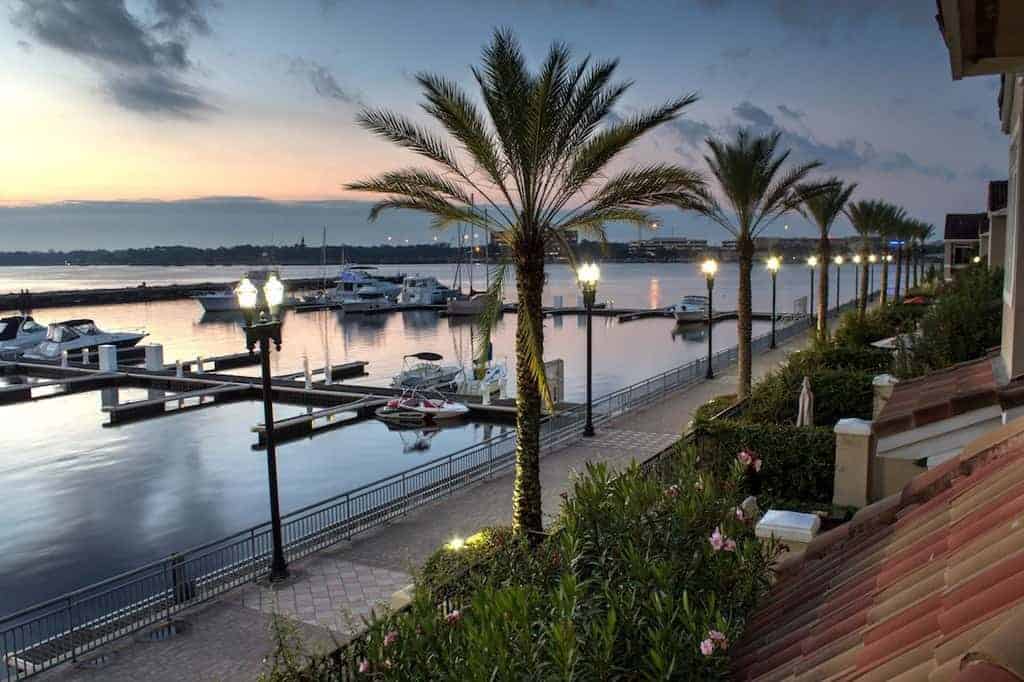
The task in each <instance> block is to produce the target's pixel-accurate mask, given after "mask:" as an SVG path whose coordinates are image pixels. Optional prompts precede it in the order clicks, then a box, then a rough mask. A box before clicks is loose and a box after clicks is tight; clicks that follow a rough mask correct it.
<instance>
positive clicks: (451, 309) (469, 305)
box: [445, 293, 487, 317]
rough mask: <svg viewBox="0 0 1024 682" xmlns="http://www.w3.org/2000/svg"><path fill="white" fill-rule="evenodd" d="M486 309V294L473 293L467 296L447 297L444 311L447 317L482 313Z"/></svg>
mask: <svg viewBox="0 0 1024 682" xmlns="http://www.w3.org/2000/svg"><path fill="white" fill-rule="evenodd" d="M486 309H487V294H483V293H481V294H473V295H472V296H470V297H468V298H451V299H448V305H447V307H446V308H445V312H446V313H448V316H449V317H466V316H470V315H473V316H476V315H482V314H483V312H484V310H486Z"/></svg>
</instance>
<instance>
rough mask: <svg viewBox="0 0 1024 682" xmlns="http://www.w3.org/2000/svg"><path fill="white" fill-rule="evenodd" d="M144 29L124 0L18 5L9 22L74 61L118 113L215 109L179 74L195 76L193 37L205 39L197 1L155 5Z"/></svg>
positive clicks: (24, 1)
mask: <svg viewBox="0 0 1024 682" xmlns="http://www.w3.org/2000/svg"><path fill="white" fill-rule="evenodd" d="M152 9H153V15H154V16H155V17H156V22H155V23H154V24H153V25H152V26H147V25H146V24H145V23H144V22H143V20H142V19H140V18H139V17H136V16H134V15H133V14H131V13H130V12H129V11H128V8H127V7H126V5H125V2H124V0H95V1H93V2H78V1H77V0H21V1H20V3H19V4H18V5H17V6H16V8H15V10H14V12H13V14H12V17H11V22H12V23H13V24H14V26H16V27H18V28H20V29H22V30H24V31H25V32H26V33H28V34H29V35H31V36H32V37H33V38H35V39H36V40H37V41H39V42H40V43H42V44H43V45H46V46H47V47H50V48H53V49H55V50H57V51H59V52H62V53H64V54H66V55H69V56H71V57H73V58H75V59H79V60H81V61H83V62H84V63H86V64H88V65H89V66H90V67H91V68H93V69H94V70H95V71H96V72H97V73H98V74H99V75H100V77H101V79H102V80H103V81H104V86H105V87H104V90H105V91H106V92H108V93H109V94H110V96H111V97H112V98H113V100H114V101H115V102H116V103H117V104H118V105H120V106H121V107H123V108H126V109H129V110H132V111H136V112H141V113H144V114H160V115H169V116H175V117H186V118H187V117H194V116H196V115H197V114H199V113H202V112H204V111H209V110H212V109H213V108H214V107H213V106H212V105H211V104H209V103H208V102H207V101H206V100H205V98H204V96H203V95H202V94H201V93H200V91H199V90H198V89H197V88H196V87H194V86H192V85H190V84H188V83H187V82H185V81H184V80H183V78H182V76H183V75H184V74H186V73H188V72H189V71H191V70H192V68H193V64H192V62H191V60H190V59H189V56H188V39H189V34H190V32H197V33H209V24H208V23H207V21H206V19H205V17H204V16H203V15H202V12H201V10H200V6H199V3H198V2H197V0H153V5H152Z"/></svg>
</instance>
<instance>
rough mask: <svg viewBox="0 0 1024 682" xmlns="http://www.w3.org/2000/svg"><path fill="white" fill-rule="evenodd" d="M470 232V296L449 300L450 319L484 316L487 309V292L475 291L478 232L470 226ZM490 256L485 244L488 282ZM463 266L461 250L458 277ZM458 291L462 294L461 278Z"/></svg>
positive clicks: (448, 312)
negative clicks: (474, 257) (474, 277)
mask: <svg viewBox="0 0 1024 682" xmlns="http://www.w3.org/2000/svg"><path fill="white" fill-rule="evenodd" d="M485 214H486V211H485ZM469 232H470V235H471V238H470V244H469V295H468V296H457V297H454V298H450V299H448V305H447V306H446V308H445V312H446V313H447V314H448V315H449V316H450V317H465V316H479V315H481V314H483V312H484V310H485V309H486V308H487V292H486V291H475V290H474V289H473V271H474V269H475V265H476V263H475V262H474V259H473V254H474V252H475V251H476V232H475V231H474V227H473V226H472V225H470V228H469ZM460 233H461V230H460ZM460 246H461V243H460ZM489 255H490V254H489V248H488V245H487V244H486V243H485V245H484V264H485V268H486V273H487V275H486V277H487V279H488V280H489V279H490V272H491V263H490V258H489ZM461 265H462V260H461V249H460V259H459V264H458V265H457V266H456V273H457V276H458V274H459V268H460V267H461ZM458 291H459V293H461V292H462V279H461V277H460V278H459V288H458Z"/></svg>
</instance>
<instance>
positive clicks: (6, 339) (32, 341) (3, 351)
mask: <svg viewBox="0 0 1024 682" xmlns="http://www.w3.org/2000/svg"><path fill="white" fill-rule="evenodd" d="M44 339H46V327H45V326H44V325H41V324H39V323H38V322H36V321H35V320H34V319H32V316H31V315H16V316H13V317H3V318H0V357H6V356H8V355H11V356H17V355H20V354H21V353H23V352H25V351H26V350H29V349H30V348H33V347H34V346H38V345H39V344H40V343H42V342H43V340H44Z"/></svg>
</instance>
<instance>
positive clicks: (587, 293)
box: [577, 263, 601, 438]
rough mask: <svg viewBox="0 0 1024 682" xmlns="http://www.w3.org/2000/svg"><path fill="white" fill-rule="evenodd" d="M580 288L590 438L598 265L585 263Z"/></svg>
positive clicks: (585, 431)
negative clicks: (585, 346)
mask: <svg viewBox="0 0 1024 682" xmlns="http://www.w3.org/2000/svg"><path fill="white" fill-rule="evenodd" d="M577 278H578V279H579V282H580V288H581V289H582V290H583V305H584V307H586V309H587V423H586V424H585V425H584V426H583V435H584V436H586V437H587V438H590V437H591V436H593V435H594V415H593V380H592V370H593V355H594V353H593V351H594V334H593V320H594V300H595V299H596V298H597V281H598V280H599V279H601V269H600V268H599V267H597V264H596V263H584V264H583V265H582V266H580V269H579V272H577Z"/></svg>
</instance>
